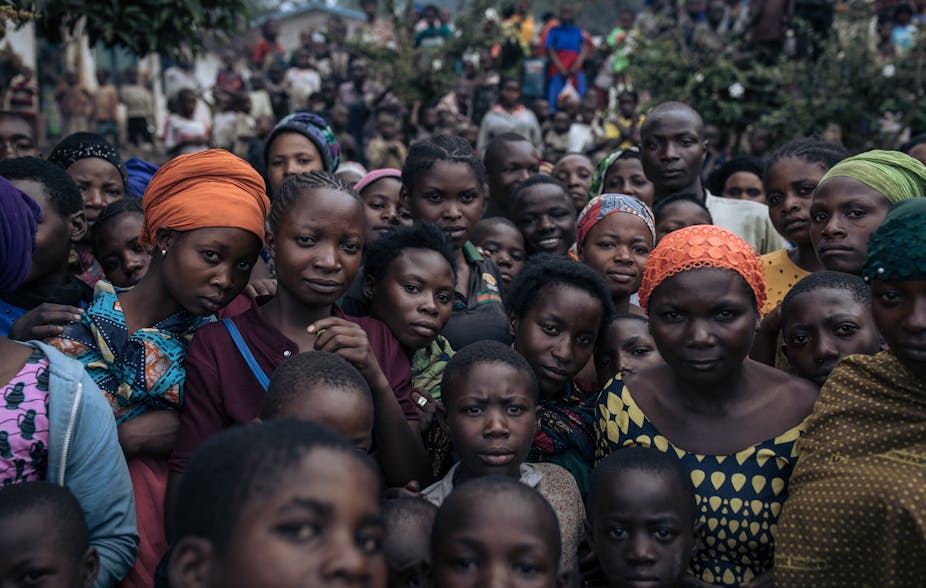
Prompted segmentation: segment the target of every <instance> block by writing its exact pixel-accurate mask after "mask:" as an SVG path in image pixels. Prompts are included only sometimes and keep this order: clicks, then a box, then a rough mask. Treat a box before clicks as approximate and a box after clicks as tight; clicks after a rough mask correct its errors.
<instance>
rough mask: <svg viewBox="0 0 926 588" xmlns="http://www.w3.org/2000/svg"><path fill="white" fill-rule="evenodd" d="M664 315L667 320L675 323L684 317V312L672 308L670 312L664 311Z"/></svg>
mask: <svg viewBox="0 0 926 588" xmlns="http://www.w3.org/2000/svg"><path fill="white" fill-rule="evenodd" d="M662 317H663V318H664V319H666V320H667V321H669V322H673V323H675V322H678V321H681V320H682V319H683V318H684V317H683V316H682V313H680V312H676V311H674V310H670V311H668V312H664V313H662Z"/></svg>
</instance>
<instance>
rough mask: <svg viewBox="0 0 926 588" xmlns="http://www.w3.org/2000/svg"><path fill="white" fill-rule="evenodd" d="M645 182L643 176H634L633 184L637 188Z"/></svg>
mask: <svg viewBox="0 0 926 588" xmlns="http://www.w3.org/2000/svg"><path fill="white" fill-rule="evenodd" d="M646 184H647V181H646V180H645V179H644V178H634V180H633V185H634V186H636V187H637V188H642V187H643V186H645V185H646Z"/></svg>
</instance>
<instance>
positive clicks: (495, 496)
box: [431, 476, 567, 588]
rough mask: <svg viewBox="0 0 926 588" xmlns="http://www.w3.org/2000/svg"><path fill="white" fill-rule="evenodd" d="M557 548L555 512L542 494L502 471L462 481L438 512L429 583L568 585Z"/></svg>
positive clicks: (442, 585)
mask: <svg viewBox="0 0 926 588" xmlns="http://www.w3.org/2000/svg"><path fill="white" fill-rule="evenodd" d="M560 551H561V542H560V530H559V527H558V525H557V520H556V513H555V512H554V511H553V509H552V508H550V504H549V503H548V502H547V501H546V500H544V498H543V496H541V495H540V494H539V493H538V492H537V491H536V490H534V489H532V488H529V487H528V486H526V485H524V484H519V483H518V482H516V481H515V480H513V479H511V478H508V477H505V476H487V477H484V478H477V479H474V480H470V481H468V482H465V483H463V484H461V485H460V487H459V488H457V489H455V490H454V491H453V493H452V494H451V495H450V496H449V497H448V498H447V501H446V502H444V504H443V505H442V506H441V507H440V509H438V511H437V519H436V520H435V521H434V532H433V533H432V534H431V554H432V556H431V557H432V560H433V562H434V563H433V573H432V578H433V584H432V585H433V586H437V587H440V588H449V587H460V586H466V587H473V588H475V587H477V586H479V587H481V586H506V587H512V588H520V587H522V586H523V587H527V586H530V587H536V588H554V587H556V586H563V585H567V584H565V582H563V578H562V577H561V576H560V575H559V574H558V573H557V570H558V569H562V566H561V565H560V563H561V562H560ZM462 562H466V565H460V564H461V563H462Z"/></svg>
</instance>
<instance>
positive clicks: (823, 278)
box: [781, 271, 871, 325]
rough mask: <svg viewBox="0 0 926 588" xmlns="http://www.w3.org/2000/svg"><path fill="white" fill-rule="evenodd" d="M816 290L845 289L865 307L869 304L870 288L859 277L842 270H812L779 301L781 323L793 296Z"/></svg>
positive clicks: (789, 309) (788, 312)
mask: <svg viewBox="0 0 926 588" xmlns="http://www.w3.org/2000/svg"><path fill="white" fill-rule="evenodd" d="M816 290H845V291H846V292H848V293H849V295H850V296H852V300H854V301H856V302H858V303H859V304H861V305H863V306H865V307H870V306H871V288H870V287H869V286H868V284H866V283H865V280H864V279H862V278H861V277H859V276H856V275H855V274H847V273H843V272H833V271H822V272H814V273H812V274H810V275H809V276H807V277H805V278H804V279H802V280H801V281H799V282H798V283H797V284H795V285H794V287H793V288H791V289H790V290H789V291H788V293H787V294H785V297H784V300H782V301H781V324H782V325H784V324H785V321H786V320H787V316H788V314H790V311H791V308H792V306H793V305H794V299H795V298H797V297H798V296H800V295H801V294H806V293H808V292H814V291H816Z"/></svg>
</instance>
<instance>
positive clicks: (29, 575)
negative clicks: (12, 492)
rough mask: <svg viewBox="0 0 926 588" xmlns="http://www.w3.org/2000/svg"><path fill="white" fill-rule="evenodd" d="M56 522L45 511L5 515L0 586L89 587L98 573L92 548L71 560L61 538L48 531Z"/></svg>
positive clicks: (0, 529)
mask: <svg viewBox="0 0 926 588" xmlns="http://www.w3.org/2000/svg"><path fill="white" fill-rule="evenodd" d="M55 524H56V521H55V520H54V516H53V515H52V513H50V512H48V511H47V510H46V509H40V508H39V509H33V510H29V511H23V512H19V513H15V514H10V515H7V517H6V518H5V519H4V520H3V522H2V524H0V585H3V586H17V587H19V586H23V587H25V586H42V587H47V588H90V587H91V586H93V582H94V580H95V579H96V576H97V571H98V570H99V556H98V555H97V552H96V549H94V548H92V547H91V548H89V549H88V550H87V551H86V552H85V553H84V554H83V555H82V556H80V557H75V556H74V553H73V552H74V551H75V549H74V548H73V547H72V546H70V545H67V544H65V543H64V542H65V538H64V537H61V536H60V534H57V533H54V532H52V533H51V534H49V531H50V530H53V529H55Z"/></svg>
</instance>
